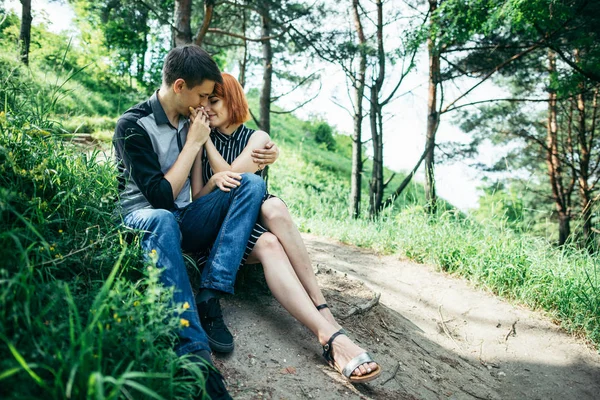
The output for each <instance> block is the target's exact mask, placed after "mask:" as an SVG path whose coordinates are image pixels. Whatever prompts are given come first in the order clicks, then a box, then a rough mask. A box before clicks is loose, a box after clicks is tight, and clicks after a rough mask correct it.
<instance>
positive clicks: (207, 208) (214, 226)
mask: <svg viewBox="0 0 600 400" xmlns="http://www.w3.org/2000/svg"><path fill="white" fill-rule="evenodd" d="M248 116H249V110H248V105H247V101H246V98H245V95H244V92H243V89H242V87H241V86H240V84H239V83H238V82H237V81H236V79H235V78H234V77H233V76H231V75H229V74H225V73H223V74H221V72H220V71H219V68H218V67H217V65H216V63H215V62H214V61H213V59H212V58H211V57H210V56H209V55H208V53H206V52H205V51H204V50H202V49H201V48H199V47H198V46H194V45H189V46H184V47H178V48H175V49H173V50H171V51H170V52H169V54H168V55H167V57H166V58H165V62H164V66H163V83H162V86H161V88H160V89H159V90H158V91H157V92H155V93H154V95H152V97H151V98H150V99H149V100H147V101H146V102H144V103H141V104H138V105H136V106H134V107H132V108H131V109H129V110H128V111H126V112H125V114H124V115H123V116H122V117H121V118H120V119H119V121H118V123H117V128H116V131H115V138H114V146H115V152H116V157H117V165H118V169H119V192H120V200H119V211H120V213H121V215H122V217H123V222H124V224H125V225H126V226H128V227H130V228H134V229H139V230H142V231H144V232H145V233H144V235H143V238H142V247H143V250H144V251H145V252H146V253H150V252H153V250H154V251H156V253H157V256H158V258H157V266H158V267H159V268H161V269H162V274H161V282H162V283H163V284H164V285H166V286H173V287H174V289H175V293H174V298H173V301H174V302H175V303H179V304H187V305H189V308H187V309H186V310H185V311H184V314H183V315H182V318H184V319H186V320H187V321H188V322H189V325H188V324H186V326H185V327H182V329H181V330H180V331H179V332H178V340H177V345H176V352H177V354H178V355H185V354H191V357H194V359H196V360H198V362H199V363H200V364H202V365H204V363H208V364H212V362H211V356H210V350H211V349H212V350H213V351H217V352H231V351H232V350H233V347H234V345H233V337H232V335H231V333H230V332H229V330H228V329H227V327H226V325H225V324H224V322H223V316H222V314H221V308H220V304H219V297H220V295H221V294H222V293H233V285H234V282H235V278H236V274H237V271H238V269H239V267H240V266H241V265H243V264H245V263H261V264H262V266H263V268H264V274H265V278H266V281H267V284H268V286H269V288H270V290H271V292H272V293H273V295H274V296H275V298H276V299H277V300H278V301H279V302H280V303H281V304H282V305H283V307H284V308H285V309H286V310H288V311H289V313H290V314H291V315H292V316H294V317H295V318H296V319H297V320H299V321H300V322H301V323H302V324H304V325H305V326H306V327H308V328H309V329H310V330H311V331H312V332H313V333H314V334H315V335H316V336H317V338H318V340H319V342H320V343H321V344H322V345H323V350H324V351H323V355H324V357H325V358H326V360H327V361H328V362H329V363H330V365H332V366H333V367H334V368H336V369H337V370H338V371H339V372H340V373H342V374H343V375H344V376H345V377H346V378H348V379H349V380H350V381H351V382H366V381H369V380H371V379H374V378H375V377H376V376H378V375H379V373H380V368H379V366H378V365H377V364H376V363H375V362H374V361H373V360H372V359H371V357H369V355H368V353H366V352H365V350H363V349H361V348H360V347H359V346H357V345H356V344H355V343H353V342H352V341H351V340H350V339H349V338H348V337H347V336H346V335H345V331H344V330H343V329H342V328H341V326H340V325H339V324H338V323H337V322H336V320H335V319H334V317H333V315H332V314H331V312H330V310H329V308H328V307H327V304H326V302H325V298H324V297H323V294H322V293H321V290H320V289H319V287H318V284H317V281H316V278H315V274H314V272H313V269H312V266H311V263H310V259H309V256H308V253H307V251H306V248H305V247H304V243H303V241H302V238H301V236H300V234H299V232H298V229H297V228H296V226H295V225H294V223H293V222H292V219H291V217H290V214H289V212H288V210H287V207H286V205H285V204H284V203H283V201H281V200H280V199H278V198H277V197H275V196H272V195H269V194H267V193H266V191H265V184H264V182H263V180H262V179H261V178H260V176H258V175H256V174H255V173H256V172H257V171H259V170H261V169H262V168H263V167H264V166H265V165H268V164H271V163H273V162H274V161H275V160H276V158H277V156H278V149H277V147H276V146H275V145H274V144H273V143H272V142H271V141H270V138H269V135H268V134H267V133H266V132H263V131H255V130H253V129H250V128H248V127H246V126H245V125H244V122H245V121H247V120H248V119H249V118H248ZM182 251H185V252H193V253H201V254H206V256H205V257H201V263H202V264H203V270H202V277H201V281H200V282H199V283H197V282H194V284H195V285H198V289H199V293H198V295H197V296H196V298H194V295H193V292H192V286H191V283H190V280H189V278H188V274H187V271H186V268H185V264H184V261H183V256H182ZM204 371H206V373H207V374H208V378H207V385H206V392H207V394H208V395H209V396H211V397H212V398H213V399H220V398H224V399H226V398H230V397H229V395H228V394H227V390H226V389H225V386H224V383H223V381H222V377H221V375H220V374H219V373H218V371H217V370H216V369H215V368H214V367H207V368H206V369H204Z"/></svg>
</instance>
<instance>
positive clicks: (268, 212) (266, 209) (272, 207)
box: [260, 198, 292, 225]
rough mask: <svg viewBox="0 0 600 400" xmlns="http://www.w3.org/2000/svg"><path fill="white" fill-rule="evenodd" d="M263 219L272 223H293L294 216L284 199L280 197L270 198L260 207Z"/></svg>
mask: <svg viewBox="0 0 600 400" xmlns="http://www.w3.org/2000/svg"><path fill="white" fill-rule="evenodd" d="M260 212H261V216H262V218H263V221H264V222H265V223H266V224H268V225H271V224H273V223H275V224H291V223H292V217H291V215H290V212H289V210H288V208H287V206H286V205H285V203H284V202H283V201H281V200H280V199H278V198H270V199H269V200H267V201H265V202H264V203H263V205H262V206H261V209H260Z"/></svg>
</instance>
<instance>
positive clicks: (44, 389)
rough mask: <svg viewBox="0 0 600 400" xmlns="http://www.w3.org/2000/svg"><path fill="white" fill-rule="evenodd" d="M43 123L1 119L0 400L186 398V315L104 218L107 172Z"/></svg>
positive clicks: (111, 194) (124, 235)
mask: <svg viewBox="0 0 600 400" xmlns="http://www.w3.org/2000/svg"><path fill="white" fill-rule="evenodd" d="M46 117H47V115H34V114H29V113H25V114H14V113H8V114H6V113H4V112H1V113H0V232H1V233H0V259H1V260H2V263H1V264H0V299H2V307H1V308H0V381H1V382H0V397H2V398H6V399H22V398H50V399H64V398H87V397H90V398H97V399H116V398H122V397H128V398H141V397H151V398H165V399H177V398H181V399H184V398H189V397H190V394H191V393H194V392H198V390H200V388H201V387H202V385H203V376H202V374H201V372H200V370H199V369H198V368H197V367H196V366H194V365H192V364H189V363H188V362H187V361H186V360H185V359H182V358H179V357H177V356H176V354H175V353H174V351H173V350H172V349H173V343H174V339H175V337H174V332H175V331H176V330H177V329H178V327H179V326H180V323H181V322H180V319H179V318H178V315H180V314H181V312H182V311H183V308H184V307H183V305H173V304H172V303H171V301H170V300H171V298H172V292H171V291H169V290H166V289H165V288H163V287H162V286H161V285H160V284H159V282H158V271H157V270H156V268H155V267H153V263H152V260H151V258H149V260H150V261H148V262H146V263H144V262H143V258H144V257H142V256H143V255H142V254H141V251H140V250H139V246H138V244H139V238H138V237H137V236H136V235H133V234H132V233H130V232H128V231H124V230H123V229H122V228H119V226H118V225H117V224H116V223H115V221H114V220H113V218H112V209H113V203H114V200H115V198H116V194H117V187H116V171H115V168H114V167H113V166H112V165H111V164H109V163H99V162H97V161H96V156H97V152H91V153H88V152H86V151H82V150H81V149H80V148H77V147H75V146H73V145H71V144H70V143H65V142H62V141H61V140H60V139H59V138H60V136H58V135H54V134H52V133H56V129H58V128H57V126H56V124H55V123H53V122H51V121H49V120H48V119H47V118H46ZM33 121H35V124H33V123H32V122H33ZM129 241H131V242H132V243H131V245H128V242H129ZM144 265H146V266H144ZM169 316H171V317H169ZM185 369H187V370H188V374H185V375H184V374H182V370H185Z"/></svg>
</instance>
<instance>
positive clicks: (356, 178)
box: [350, 0, 367, 218]
mask: <svg viewBox="0 0 600 400" xmlns="http://www.w3.org/2000/svg"><path fill="white" fill-rule="evenodd" d="M359 8H360V4H359V1H358V0H352V14H353V17H354V26H355V29H356V34H357V36H358V43H359V46H360V51H359V56H358V57H359V59H358V71H357V73H356V76H355V77H354V81H353V86H354V116H353V123H354V131H353V133H352V177H351V179H350V215H351V216H352V218H358V217H359V216H360V197H361V196H360V194H361V193H360V192H361V184H362V172H363V165H362V121H363V107H362V103H363V96H364V94H365V72H366V69H367V56H366V52H365V48H364V47H365V43H366V38H365V33H364V31H363V27H362V23H361V21H360V14H359Z"/></svg>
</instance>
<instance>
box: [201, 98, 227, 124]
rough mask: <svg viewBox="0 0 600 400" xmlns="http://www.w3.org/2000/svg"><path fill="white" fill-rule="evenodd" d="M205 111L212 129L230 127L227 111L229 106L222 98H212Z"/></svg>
mask: <svg viewBox="0 0 600 400" xmlns="http://www.w3.org/2000/svg"><path fill="white" fill-rule="evenodd" d="M205 109H206V112H207V113H208V118H209V122H210V126H211V127H212V128H217V129H225V128H227V127H228V126H229V125H230V123H229V110H227V106H226V105H225V102H224V101H223V100H222V99H221V98H219V97H217V96H214V95H212V96H210V97H209V98H208V104H207V106H206V107H205Z"/></svg>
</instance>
